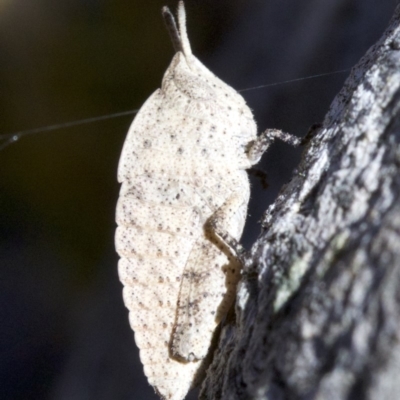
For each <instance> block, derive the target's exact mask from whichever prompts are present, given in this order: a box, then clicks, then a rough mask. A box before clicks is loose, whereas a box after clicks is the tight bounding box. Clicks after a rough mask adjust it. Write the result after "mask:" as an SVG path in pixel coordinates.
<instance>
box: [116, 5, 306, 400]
mask: <svg viewBox="0 0 400 400" xmlns="http://www.w3.org/2000/svg"><path fill="white" fill-rule="evenodd" d="M163 16H164V19H165V21H166V24H167V28H168V31H169V33H170V36H171V39H172V42H173V45H174V48H175V51H176V54H175V56H174V57H173V59H172V62H171V64H170V66H169V67H168V69H167V70H166V72H165V74H164V77H163V80H162V85H161V88H160V89H158V90H156V91H155V92H154V93H153V94H152V95H151V96H150V98H149V99H148V100H147V101H146V102H145V104H144V105H143V106H142V108H141V109H140V111H139V112H138V114H137V116H136V117H135V119H134V121H133V123H132V125H131V127H130V129H129V132H128V135H127V138H126V140H125V143H124V146H123V150H122V154H121V159H120V162H119V167H118V180H119V182H121V183H122V186H121V191H120V197H119V200H118V204H117V211H116V219H117V223H118V228H117V231H116V248H117V252H118V254H119V255H120V257H121V259H120V261H119V264H118V271H119V276H120V279H121V281H122V283H123V285H124V289H123V298H124V302H125V305H126V307H127V308H128V309H129V321H130V325H131V327H132V329H133V330H134V332H135V341H136V344H137V346H138V347H139V349H140V359H141V362H142V364H143V365H144V372H145V374H146V376H147V378H148V381H149V383H150V384H151V385H152V386H153V387H154V388H155V390H156V391H157V393H158V394H159V395H160V396H161V397H162V398H164V399H171V400H181V399H183V398H184V397H185V396H186V393H187V392H188V390H189V389H190V388H191V387H192V386H194V385H195V384H196V383H197V380H198V377H199V376H200V374H201V371H202V370H203V369H204V366H205V362H204V359H205V358H206V356H207V354H208V352H209V348H210V344H211V340H212V338H213V334H214V331H215V328H216V326H217V325H218V324H219V322H220V321H221V318H222V317H223V316H224V315H225V314H226V312H227V311H228V309H229V308H230V306H231V305H232V302H233V300H234V297H235V290H236V285H237V282H238V280H239V278H240V270H241V261H240V260H241V252H242V249H241V247H240V245H239V244H238V241H239V239H240V237H241V234H242V231H243V227H244V223H245V219H246V213H247V205H248V201H249V196H250V188H249V181H248V177H247V173H246V171H245V170H246V169H248V168H250V167H251V166H252V165H254V164H256V163H257V162H258V161H259V159H260V157H261V155H262V154H263V153H264V151H265V150H266V149H267V147H268V146H269V145H270V144H271V142H272V141H273V140H274V139H275V138H276V137H278V138H280V139H282V140H285V141H286V142H289V143H291V144H293V145H298V144H299V143H300V141H299V139H297V138H295V137H293V136H291V135H289V134H286V133H283V132H281V131H278V130H267V131H266V132H264V133H263V134H262V135H260V136H257V127H256V123H255V121H254V118H253V115H252V113H251V111H250V109H249V108H248V107H247V105H246V103H245V101H244V99H243V98H242V96H241V95H240V94H238V93H237V92H236V91H235V90H234V89H232V88H231V87H230V86H228V85H226V84H225V83H224V82H222V81H221V80H220V79H218V78H217V77H216V76H215V75H214V74H213V73H212V72H210V71H209V70H208V69H207V68H206V67H205V66H204V65H203V64H202V63H201V62H200V61H199V60H198V59H197V58H196V57H195V56H194V55H193V54H192V51H191V47H190V43H189V40H188V36H187V32H186V14H185V8H184V3H183V1H180V2H179V5H178V12H177V16H178V26H177V25H176V22H175V18H174V16H173V15H172V13H171V12H170V10H169V9H168V8H167V7H164V8H163Z"/></svg>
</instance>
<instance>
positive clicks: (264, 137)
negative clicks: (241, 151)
mask: <svg viewBox="0 0 400 400" xmlns="http://www.w3.org/2000/svg"><path fill="white" fill-rule="evenodd" d="M275 139H279V140H282V141H283V142H285V143H287V144H290V145H292V146H295V147H297V146H299V145H300V144H301V143H302V141H301V139H299V138H298V137H296V136H294V135H291V134H290V133H286V132H283V131H281V130H279V129H267V130H265V131H264V132H263V133H262V134H261V135H260V136H258V138H257V139H256V140H255V141H254V142H253V143H252V144H251V146H250V147H249V150H248V157H249V159H250V160H251V161H252V162H253V163H254V164H256V163H257V162H258V161H259V159H260V158H261V156H262V155H263V154H264V153H265V151H267V149H268V147H269V146H270V145H271V144H272V143H273V142H274V140H275Z"/></svg>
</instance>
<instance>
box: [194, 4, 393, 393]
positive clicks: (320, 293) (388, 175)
mask: <svg viewBox="0 0 400 400" xmlns="http://www.w3.org/2000/svg"><path fill="white" fill-rule="evenodd" d="M399 25H400V6H399V7H397V9H396V12H395V15H394V17H393V19H392V21H391V23H390V26H389V28H388V29H387V30H386V32H385V33H384V35H383V36H382V38H381V39H380V40H379V41H378V42H377V43H376V44H375V45H374V46H373V47H372V48H371V49H370V50H369V51H368V52H367V54H366V55H365V56H364V57H363V58H362V59H361V60H360V62H359V63H358V65H357V66H356V67H354V68H353V70H352V72H351V75H350V77H349V78H348V80H347V81H346V83H345V85H344V87H343V89H342V90H341V92H340V93H339V94H338V95H337V97H336V98H335V100H334V101H333V103H332V105H331V108H330V110H329V112H328V114H327V115H326V117H325V120H324V122H323V125H322V127H320V128H317V129H316V130H314V132H312V133H311V136H312V137H311V138H310V140H309V142H308V144H307V145H306V149H305V150H304V154H303V156H302V161H301V163H300V165H299V167H298V169H297V170H296V172H295V173H294V175H293V178H292V180H291V181H290V182H289V183H288V184H287V185H286V186H285V187H284V188H283V189H282V190H281V193H280V195H279V196H278V198H277V200H276V201H275V203H274V204H273V205H271V206H270V207H269V208H268V210H267V212H266V213H265V216H264V219H263V228H264V231H263V233H262V235H261V236H260V238H259V239H258V241H257V242H256V243H255V245H254V246H253V248H252V249H251V251H250V254H249V257H248V260H247V262H246V265H245V267H244V273H243V279H242V281H241V283H240V285H239V288H238V294H237V302H236V307H235V311H236V315H235V316H234V317H232V318H227V319H226V321H225V322H224V324H223V326H222V331H221V336H220V339H219V343H218V348H217V350H216V352H215V356H214V359H213V362H212V364H211V366H210V367H209V369H208V371H207V377H206V379H205V382H204V384H203V387H202V391H201V395H200V397H201V398H206V399H220V398H222V399H274V400H277V399H292V398H293V399H294V398H296V399H347V398H348V399H397V398H398V396H399V393H400V202H399V195H400V111H399V109H400V102H399V99H400V26H399Z"/></svg>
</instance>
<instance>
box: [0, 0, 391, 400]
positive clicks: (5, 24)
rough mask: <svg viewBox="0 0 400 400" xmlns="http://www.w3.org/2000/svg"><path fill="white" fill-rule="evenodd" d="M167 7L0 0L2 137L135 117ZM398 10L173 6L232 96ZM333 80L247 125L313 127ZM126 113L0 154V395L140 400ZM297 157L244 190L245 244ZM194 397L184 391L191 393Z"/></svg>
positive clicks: (380, 4) (254, 93) (335, 61)
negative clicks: (129, 260) (130, 289)
mask: <svg viewBox="0 0 400 400" xmlns="http://www.w3.org/2000/svg"><path fill="white" fill-rule="evenodd" d="M176 3H177V2H176V1H169V0H147V1H144V0H141V1H139V0H96V1H94V0H58V1H54V0H0V54H1V56H0V110H1V111H0V113H1V118H0V135H1V134H7V133H12V132H15V131H20V130H24V129H30V128H36V127H41V126H47V125H51V124H56V123H60V122H69V121H75V120H79V119H84V118H89V117H96V116H100V115H107V114H111V113H116V112H120V111H127V110H134V109H137V108H139V107H140V106H141V105H142V104H143V102H144V101H145V100H146V99H147V97H148V96H149V95H150V94H151V93H152V92H153V91H154V90H155V89H156V88H158V87H159V86H160V82H161V78H162V75H163V73H164V71H165V69H166V68H167V66H168V64H169V62H170V60H171V58H172V56H173V49H172V46H171V44H170V42H169V37H168V35H167V33H166V30H165V28H164V24H163V21H162V19H161V14H160V9H161V7H162V6H163V5H165V4H167V5H169V6H170V7H171V8H173V9H175V7H176ZM396 4H397V0H385V1H382V0H335V1H334V0H303V1H301V2H300V1H298V0H219V1H215V0H214V1H212V0H201V1H200V0H186V7H187V13H188V30H189V36H190V39H191V42H192V48H193V51H194V53H195V54H196V55H197V56H198V58H199V59H200V60H201V61H203V62H204V63H205V65H206V66H207V67H209V68H210V69H211V70H212V71H213V72H214V73H215V74H216V75H217V76H219V77H220V78H222V79H223V80H224V81H226V82H227V83H228V84H230V85H231V86H233V87H234V88H236V89H245V88H251V87H254V86H260V85H265V84H270V83H271V84H273V83H279V82H282V81H286V80H291V79H295V78H300V77H307V76H310V75H315V74H322V73H326V72H330V71H337V70H342V69H347V68H351V67H352V66H353V65H354V64H355V63H356V62H357V61H358V60H359V58H360V57H361V56H362V55H363V54H364V53H365V51H366V50H367V49H368V48H369V47H370V46H371V45H372V44H373V43H374V42H375V41H376V40H377V39H378V38H379V37H380V35H381V34H382V32H383V30H384V29H385V27H386V26H387V24H388V21H389V19H390V17H391V15H392V14H393V11H394V8H395V6H396ZM347 75H348V72H347V73H341V74H335V75H329V76H324V77H320V78H315V79H307V80H301V81H298V82H294V83H293V82H292V83H286V84H277V85H275V86H269V87H265V88H260V89H254V90H248V91H244V92H243V96H244V97H245V99H246V101H247V102H248V104H249V106H250V107H251V108H252V109H253V110H254V114H255V117H256V120H257V122H258V126H259V129H260V130H263V129H265V128H267V127H270V128H280V129H283V130H285V131H288V132H291V133H294V134H296V135H299V136H303V135H305V134H306V132H307V130H308V128H309V126H310V125H312V124H313V123H316V122H321V121H322V119H323V117H324V115H325V113H326V112H327V110H328V108H329V105H330V103H331V101H332V100H333V98H334V96H335V95H336V94H337V92H338V90H339V89H340V88H341V86H342V84H343V82H344V80H345V79H346V77H347ZM131 120H132V116H125V117H120V118H115V119H109V120H101V121H98V122H96V123H91V124H86V125H81V126H76V127H74V128H69V129H61V130H58V131H54V132H48V133H38V134H34V135H30V136H27V137H24V138H22V139H21V140H20V141H18V142H16V143H15V144H13V145H11V146H8V147H7V148H5V149H3V150H2V151H0V207H1V208H0V210H1V214H0V398H1V399H7V400H11V399H12V400H20V399H21V400H22V399H23V400H26V399H51V400H86V399H93V400H94V399H96V400H125V399H126V400H128V399H135V400H145V399H146V400H147V399H148V400H152V399H157V398H158V397H157V396H156V395H155V394H154V392H153V390H152V388H151V387H150V386H148V384H147V381H146V379H145V377H144V374H143V371H142V367H141V365H140V362H139V358H138V351H137V349H136V346H135V344H134V341H133V334H132V332H131V330H130V328H129V325H128V319H127V310H126V309H125V308H124V306H123V303H122V298H121V289H122V287H121V285H120V283H119V281H118V277H117V268H116V266H117V256H116V254H115V251H114V230H115V222H114V210H115V204H116V200H117V197H118V190H119V185H118V184H117V181H116V170H117V164H118V159H119V154H120V151H121V147H122V144H123V141H124V138H125V135H126V132H127V130H128V127H129V125H130V123H131ZM300 154H301V150H294V149H291V148H289V147H288V146H286V145H283V144H276V145H274V146H273V148H271V149H270V151H269V152H268V153H267V155H266V156H265V157H264V158H263V160H262V162H261V167H262V168H263V169H264V170H265V171H266V172H267V175H268V182H269V188H268V189H267V190H263V189H262V186H261V184H260V183H259V182H258V181H257V180H253V179H252V186H253V191H252V200H251V203H250V208H249V214H250V217H249V221H248V225H247V226H246V230H245V234H244V237H243V243H244V244H245V246H246V247H250V245H251V243H253V242H254V240H256V238H257V236H258V235H259V233H260V226H259V224H258V223H257V221H259V220H260V218H261V216H262V213H263V211H264V210H265V209H266V208H267V206H268V204H270V203H271V202H273V200H274V198H275V197H276V196H277V193H278V191H279V189H280V187H281V186H282V184H283V183H285V182H287V181H288V180H289V179H290V176H291V174H292V171H293V169H294V168H295V166H296V164H297V163H298V161H299V159H300ZM194 395H195V394H192V395H191V398H193V397H194Z"/></svg>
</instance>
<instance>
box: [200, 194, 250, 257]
mask: <svg viewBox="0 0 400 400" xmlns="http://www.w3.org/2000/svg"><path fill="white" fill-rule="evenodd" d="M243 203H244V199H243V196H242V195H241V194H238V193H235V194H233V195H232V196H231V197H229V198H228V199H227V200H226V201H225V203H224V204H223V205H222V206H221V207H220V208H219V209H218V210H217V211H216V212H215V213H214V214H213V215H211V217H210V218H209V220H208V222H207V224H206V232H207V233H208V235H209V236H210V237H211V239H212V238H213V236H214V237H215V236H216V237H217V238H218V239H219V241H220V242H222V243H223V244H224V245H225V246H226V247H227V248H228V249H229V251H230V253H231V254H232V255H233V256H234V257H235V258H237V259H239V260H240V261H242V260H243V257H244V255H245V249H244V248H243V247H242V245H241V244H240V243H239V242H238V241H237V240H236V239H235V238H234V237H233V236H232V235H231V234H230V233H229V232H228V231H227V228H226V227H227V226H229V222H230V221H231V220H232V219H233V218H235V215H236V213H237V212H238V210H239V209H240V208H241V207H242V205H243Z"/></svg>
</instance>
